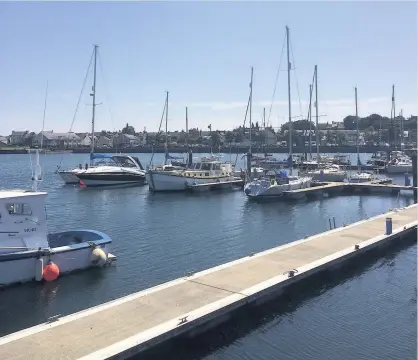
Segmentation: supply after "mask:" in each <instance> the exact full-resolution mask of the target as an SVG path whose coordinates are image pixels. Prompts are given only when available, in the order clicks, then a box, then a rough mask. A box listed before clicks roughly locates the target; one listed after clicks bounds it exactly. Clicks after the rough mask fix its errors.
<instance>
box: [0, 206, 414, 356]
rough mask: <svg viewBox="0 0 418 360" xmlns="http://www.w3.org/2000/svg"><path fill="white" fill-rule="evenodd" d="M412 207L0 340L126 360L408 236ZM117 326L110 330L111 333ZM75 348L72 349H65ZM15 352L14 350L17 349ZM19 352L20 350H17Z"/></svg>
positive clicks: (41, 350) (37, 351) (38, 350)
mask: <svg viewBox="0 0 418 360" xmlns="http://www.w3.org/2000/svg"><path fill="white" fill-rule="evenodd" d="M416 214H417V205H412V206H409V207H407V208H403V209H395V210H394V211H391V212H388V213H386V214H383V215H380V216H377V217H374V218H371V219H367V220H364V221H360V222H358V223H354V224H352V225H348V226H344V227H340V228H337V229H334V230H331V231H329V232H325V233H323V234H319V235H315V236H312V237H309V238H305V239H303V240H300V241H295V242H292V243H290V244H288V245H284V246H281V247H278V248H275V249H271V250H267V251H264V252H261V253H258V254H249V255H248V256H247V257H246V258H242V259H239V260H236V261H233V262H231V263H227V264H224V265H220V266H218V267H215V268H212V269H209V270H205V271H202V272H198V273H190V274H187V276H186V277H183V278H181V279H177V280H174V281H171V282H169V283H166V284H162V285H158V286H156V287H153V288H151V289H148V290H145V291H142V292H139V293H136V294H132V295H129V296H127V297H125V298H121V299H119V300H115V301H113V302H110V303H107V304H103V305H100V306H98V307H95V308H92V309H89V310H86V311H83V312H80V313H77V314H74V315H69V316H67V317H64V318H59V317H57V318H54V319H51V320H50V322H49V323H47V324H44V325H39V326H36V327H34V328H30V329H27V330H23V331H21V332H18V333H15V334H11V335H9V336H6V337H3V338H1V339H0V351H1V353H2V354H3V356H5V357H6V358H7V359H11V360H15V359H16V360H17V359H25V358H27V356H29V354H31V356H32V357H34V358H35V359H38V358H39V359H56V358H57V357H59V354H60V353H62V352H63V351H64V352H65V354H66V358H67V359H69V360H71V359H74V360H75V359H127V358H129V357H132V356H133V355H136V354H138V353H140V352H142V351H144V350H147V349H150V348H151V347H153V346H156V345H158V344H160V343H162V342H164V341H167V340H169V339H170V338H172V337H175V336H179V335H185V334H188V336H194V335H197V334H198V332H199V331H203V330H205V329H209V328H210V327H213V326H216V325H219V324H220V323H221V322H224V321H227V320H228V319H229V318H230V317H231V313H232V312H233V311H234V310H237V309H239V308H240V307H242V306H247V305H260V304H262V303H263V302H265V301H266V300H267V299H269V298H271V297H272V296H277V295H278V294H280V293H283V291H285V288H286V286H288V285H290V284H292V283H294V282H297V281H299V280H301V279H304V278H306V277H308V276H311V275H313V274H314V273H316V272H319V271H323V270H330V269H333V268H335V267H336V266H339V265H341V263H343V262H345V261H347V260H349V259H352V258H355V257H356V256H359V255H360V254H364V253H365V252H368V251H370V250H372V249H374V248H378V247H381V246H384V245H388V244H389V243H391V242H396V241H402V239H403V238H407V234H408V233H410V232H412V231H416V227H417V224H418V220H417V218H416ZM115 329H118V331H115ZM73 343H77V347H74V346H72V344H73ZM18 349H19V350H18ZM22 349H24V350H22Z"/></svg>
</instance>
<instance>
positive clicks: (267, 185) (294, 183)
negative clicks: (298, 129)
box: [244, 26, 312, 199]
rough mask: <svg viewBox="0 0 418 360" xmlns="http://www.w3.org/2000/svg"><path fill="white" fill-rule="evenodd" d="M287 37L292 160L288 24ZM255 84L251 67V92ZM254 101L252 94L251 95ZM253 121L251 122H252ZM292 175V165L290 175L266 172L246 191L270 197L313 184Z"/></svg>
mask: <svg viewBox="0 0 418 360" xmlns="http://www.w3.org/2000/svg"><path fill="white" fill-rule="evenodd" d="M286 39H287V85H288V102H289V159H290V161H291V160H292V145H293V143H292V126H291V124H292V114H291V91H290V70H291V65H290V59H289V57H290V56H289V27H287V26H286ZM252 85H253V69H252V68H251V83H250V86H251V94H252ZM250 101H252V96H250ZM251 108H252V106H251V102H250V119H251ZM250 123H251V122H250ZM291 175H292V166H290V176H288V174H287V172H286V171H285V170H281V171H279V172H276V171H273V173H272V174H268V173H266V174H265V176H261V177H260V178H258V179H255V180H253V181H250V182H248V183H247V184H246V185H245V186H244V193H245V195H247V196H248V197H249V198H253V199H254V198H270V197H278V196H281V195H283V193H284V192H285V191H289V190H298V189H302V188H308V187H310V186H311V180H312V178H311V177H308V176H306V177H297V176H291Z"/></svg>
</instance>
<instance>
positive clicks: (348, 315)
mask: <svg viewBox="0 0 418 360" xmlns="http://www.w3.org/2000/svg"><path fill="white" fill-rule="evenodd" d="M282 157H283V156H280V155H279V158H282ZM139 158H140V159H141V161H142V162H143V165H147V164H148V162H149V159H150V155H148V154H140V155H139ZM61 159H62V165H63V166H67V165H68V166H75V165H77V164H79V163H85V161H86V159H87V155H83V154H77V155H70V154H66V155H63V156H61V155H44V156H41V164H42V168H43V171H44V181H43V183H42V185H41V189H43V190H45V191H47V192H48V197H47V202H46V207H47V213H48V225H49V230H50V231H51V232H53V231H56V230H63V229H71V228H93V229H97V230H100V231H103V232H105V233H107V234H109V235H110V236H111V237H112V238H113V251H112V252H113V253H114V254H115V255H117V256H118V260H117V264H116V266H114V267H111V268H108V269H104V270H103V269H94V270H92V271H86V272H79V273H75V274H72V275H70V276H66V277H63V278H60V279H59V281H56V282H52V283H46V284H26V285H23V286H16V287H11V288H8V289H4V290H2V291H0V315H1V317H2V321H1V322H0V335H6V334H8V333H11V332H14V331H17V330H20V329H23V328H26V327H29V326H32V325H35V324H38V323H40V322H44V321H45V320H46V319H47V318H48V317H50V316H54V315H57V314H62V315H64V314H69V313H73V312H75V311H79V310H82V309H85V308H88V307H91V306H94V305H97V304H101V303H103V302H106V301H109V300H112V299H115V298H118V297H121V296H123V295H127V294H130V293H133V292H135V291H139V290H141V289H145V288H148V287H150V286H153V285H156V284H159V283H162V282H164V281H168V280H171V279H174V278H177V277H180V276H182V275H184V274H185V273H187V272H189V271H198V270H203V269H206V268H209V267H212V266H215V265H218V264H221V263H224V262H227V261H230V260H233V259H237V258H239V257H242V256H246V255H248V254H249V253H250V252H253V251H254V252H257V251H261V250H265V249H268V248H271V247H273V246H277V245H280V244H283V243H287V242H290V241H293V240H297V239H300V238H303V237H304V236H305V235H311V234H315V233H319V232H322V231H324V230H326V229H327V228H328V226H329V225H328V224H329V222H328V221H329V218H332V217H335V220H336V225H337V226H341V225H342V224H348V223H352V222H355V221H358V220H360V219H363V218H366V217H370V216H373V215H377V214H380V213H383V212H385V211H387V210H389V209H391V208H395V207H401V206H405V205H409V204H412V203H413V198H412V196H410V195H409V196H408V195H400V196H399V197H396V196H392V197H391V196H380V195H365V196H358V195H351V196H339V197H329V198H323V199H319V200H315V201H299V202H294V203H281V202H271V203H264V204H262V203H253V202H249V201H247V199H246V198H245V196H244V195H243V193H242V192H240V191H235V192H230V193H222V194H221V193H218V194H216V193H211V194H159V193H156V194H151V193H149V192H148V188H147V186H144V187H131V188H110V189H88V188H87V189H81V188H79V187H75V186H63V185H62V182H61V179H60V178H59V177H58V175H56V174H55V173H54V172H55V170H56V165H57V164H59V163H60V161H61ZM225 160H229V154H228V155H225ZM231 160H232V161H235V155H232V159H231ZM362 160H365V159H362ZM161 161H162V155H161V154H157V155H155V157H154V163H159V162H161ZM239 161H240V162H241V164H242V159H240V157H239ZM351 161H352V162H353V163H355V155H354V156H352V160H351ZM0 165H1V167H0V168H1V170H0V187H1V188H22V187H23V188H28V187H29V186H30V176H31V173H30V163H29V156H28V155H26V156H25V155H3V156H1V157H0ZM402 181H403V176H400V177H399V178H397V179H395V182H397V183H402ZM382 231H383V229H382ZM416 257H417V246H416V245H413V246H409V247H404V248H402V249H398V250H397V251H395V252H393V253H391V254H389V255H387V256H386V257H383V258H379V259H376V260H375V261H371V262H370V263H369V264H366V265H364V266H363V267H361V268H360V269H357V270H356V271H349V272H347V274H346V276H345V277H344V276H343V277H342V279H339V280H336V281H334V282H332V283H331V285H327V286H325V285H323V286H321V287H320V288H319V289H316V290H312V289H310V290H307V292H306V294H300V296H298V298H292V299H288V300H287V301H285V300H281V302H280V303H277V304H273V305H269V309H268V311H267V310H266V311H263V313H262V314H261V315H262V316H255V317H249V318H248V319H247V320H246V321H244V320H242V321H241V322H239V321H238V322H237V323H236V324H232V325H229V326H228V327H227V328H224V331H223V332H221V333H220V335H219V334H212V335H210V336H208V337H207V338H203V339H204V341H199V342H196V344H195V345H194V346H193V345H192V344H188V346H187V349H186V347H180V348H176V349H174V350H173V352H172V353H171V356H170V357H169V358H173V359H230V360H235V359H236V360H238V359H251V360H253V359H254V360H255V359H307V358H310V359H318V360H319V359H336V358H338V359H350V360H351V359H353V360H354V359H372V360H373V359H416V354H417V343H416V338H417V311H416V308H417V303H416V299H417V286H416V275H417V274H416ZM283 301H284V302H283ZM121 326H123V324H121ZM157 357H158V354H154V356H152V358H157ZM163 358H167V355H165V356H164V357H163Z"/></svg>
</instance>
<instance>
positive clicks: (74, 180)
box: [57, 45, 98, 184]
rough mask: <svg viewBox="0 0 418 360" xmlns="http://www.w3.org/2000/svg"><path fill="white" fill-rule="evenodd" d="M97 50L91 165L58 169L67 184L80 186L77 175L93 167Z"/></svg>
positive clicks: (92, 94)
mask: <svg viewBox="0 0 418 360" xmlns="http://www.w3.org/2000/svg"><path fill="white" fill-rule="evenodd" d="M97 49H98V45H94V50H93V56H94V69H93V86H92V91H91V93H90V96H92V97H93V108H92V121H91V144H90V165H89V166H88V165H87V164H86V165H85V167H83V166H82V165H81V164H79V165H78V167H76V168H73V169H70V170H68V169H67V170H65V169H60V168H58V170H57V173H58V175H59V176H60V177H61V179H62V180H63V181H64V182H65V184H78V183H79V182H80V179H79V178H78V177H77V174H82V173H84V172H85V171H86V170H87V169H89V167H93V166H94V165H93V162H92V154H93V153H94V121H95V112H96V65H97ZM89 67H90V66H89Z"/></svg>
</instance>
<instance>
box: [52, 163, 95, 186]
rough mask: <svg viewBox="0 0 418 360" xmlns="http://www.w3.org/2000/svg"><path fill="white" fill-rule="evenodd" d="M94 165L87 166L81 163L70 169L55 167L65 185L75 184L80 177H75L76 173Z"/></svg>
mask: <svg viewBox="0 0 418 360" xmlns="http://www.w3.org/2000/svg"><path fill="white" fill-rule="evenodd" d="M93 167H94V166H89V165H87V164H85V166H84V167H83V165H81V164H79V165H78V167H76V168H74V169H71V170H61V169H59V168H58V169H57V174H58V175H59V176H61V179H62V180H63V181H64V183H65V184H66V185H75V184H79V183H80V179H79V178H78V177H77V174H82V173H84V172H85V171H86V170H87V169H89V168H93Z"/></svg>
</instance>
